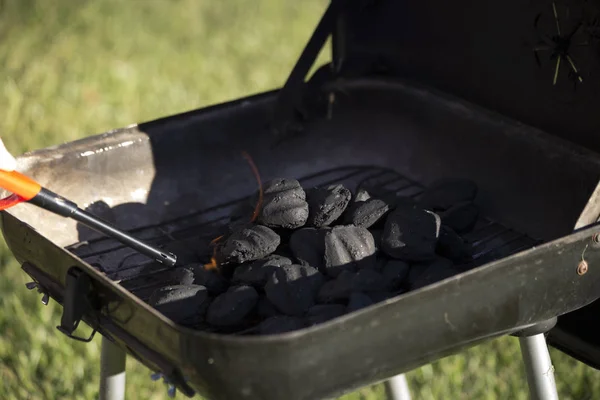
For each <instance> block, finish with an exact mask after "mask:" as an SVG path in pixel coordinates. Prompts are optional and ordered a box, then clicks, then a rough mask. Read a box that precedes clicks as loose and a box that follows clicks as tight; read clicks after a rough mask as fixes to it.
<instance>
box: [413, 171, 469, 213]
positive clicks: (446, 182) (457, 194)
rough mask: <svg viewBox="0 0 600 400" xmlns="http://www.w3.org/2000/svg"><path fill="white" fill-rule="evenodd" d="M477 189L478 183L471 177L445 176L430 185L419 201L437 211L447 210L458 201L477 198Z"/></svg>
mask: <svg viewBox="0 0 600 400" xmlns="http://www.w3.org/2000/svg"><path fill="white" fill-rule="evenodd" d="M477 191H478V188H477V184H476V183H475V182H473V181H471V180H469V179H462V178H443V179H439V180H437V181H435V182H433V183H432V184H431V185H429V187H428V188H427V189H426V190H425V191H424V192H423V194H422V196H421V198H420V200H419V203H420V204H421V205H422V206H423V207H425V208H427V209H429V210H432V211H435V212H438V211H446V210H448V209H449V208H450V207H452V206H454V205H456V204H458V203H462V202H470V201H473V200H475V197H476V196H477Z"/></svg>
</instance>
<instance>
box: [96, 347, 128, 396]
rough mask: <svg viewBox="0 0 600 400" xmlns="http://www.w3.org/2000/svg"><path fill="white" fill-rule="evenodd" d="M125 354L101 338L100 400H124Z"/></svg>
mask: <svg viewBox="0 0 600 400" xmlns="http://www.w3.org/2000/svg"><path fill="white" fill-rule="evenodd" d="M125 360H126V353H125V352H124V351H123V350H121V348H119V347H118V346H117V345H115V344H114V343H112V342H111V341H110V340H108V339H106V338H105V337H104V336H103V337H102V350H101V355H100V400H123V399H125Z"/></svg>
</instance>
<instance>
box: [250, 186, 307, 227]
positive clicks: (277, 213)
mask: <svg viewBox="0 0 600 400" xmlns="http://www.w3.org/2000/svg"><path fill="white" fill-rule="evenodd" d="M263 194H264V197H263V203H262V207H261V210H260V213H259V215H258V222H259V223H260V224H262V225H265V226H268V227H270V228H284V229H296V228H300V227H302V226H304V225H305V224H306V220H307V219H308V216H309V212H308V203H307V202H306V192H305V191H304V189H303V188H302V186H301V185H300V182H298V181H297V180H295V179H273V180H271V181H269V182H267V183H265V185H264V186H263Z"/></svg>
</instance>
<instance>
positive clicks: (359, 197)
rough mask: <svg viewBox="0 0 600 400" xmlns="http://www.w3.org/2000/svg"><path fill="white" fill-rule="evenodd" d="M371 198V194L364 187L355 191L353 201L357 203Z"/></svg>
mask: <svg viewBox="0 0 600 400" xmlns="http://www.w3.org/2000/svg"><path fill="white" fill-rule="evenodd" d="M370 198H371V195H370V194H369V192H368V191H367V190H366V189H363V188H360V189H358V190H357V191H356V195H355V196H354V200H353V201H354V202H355V203H358V202H363V201H367V200H369V199H370Z"/></svg>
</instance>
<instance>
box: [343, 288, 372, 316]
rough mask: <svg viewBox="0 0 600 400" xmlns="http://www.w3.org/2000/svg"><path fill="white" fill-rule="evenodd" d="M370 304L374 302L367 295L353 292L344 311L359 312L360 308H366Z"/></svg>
mask: <svg viewBox="0 0 600 400" xmlns="http://www.w3.org/2000/svg"><path fill="white" fill-rule="evenodd" d="M372 304H374V302H373V300H372V299H371V297H369V296H368V295H366V294H364V293H362V292H353V293H352V294H351V295H350V299H349V300H348V307H346V311H347V312H349V313H351V312H353V311H357V310H360V309H361V308H365V307H368V306H370V305H372Z"/></svg>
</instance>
